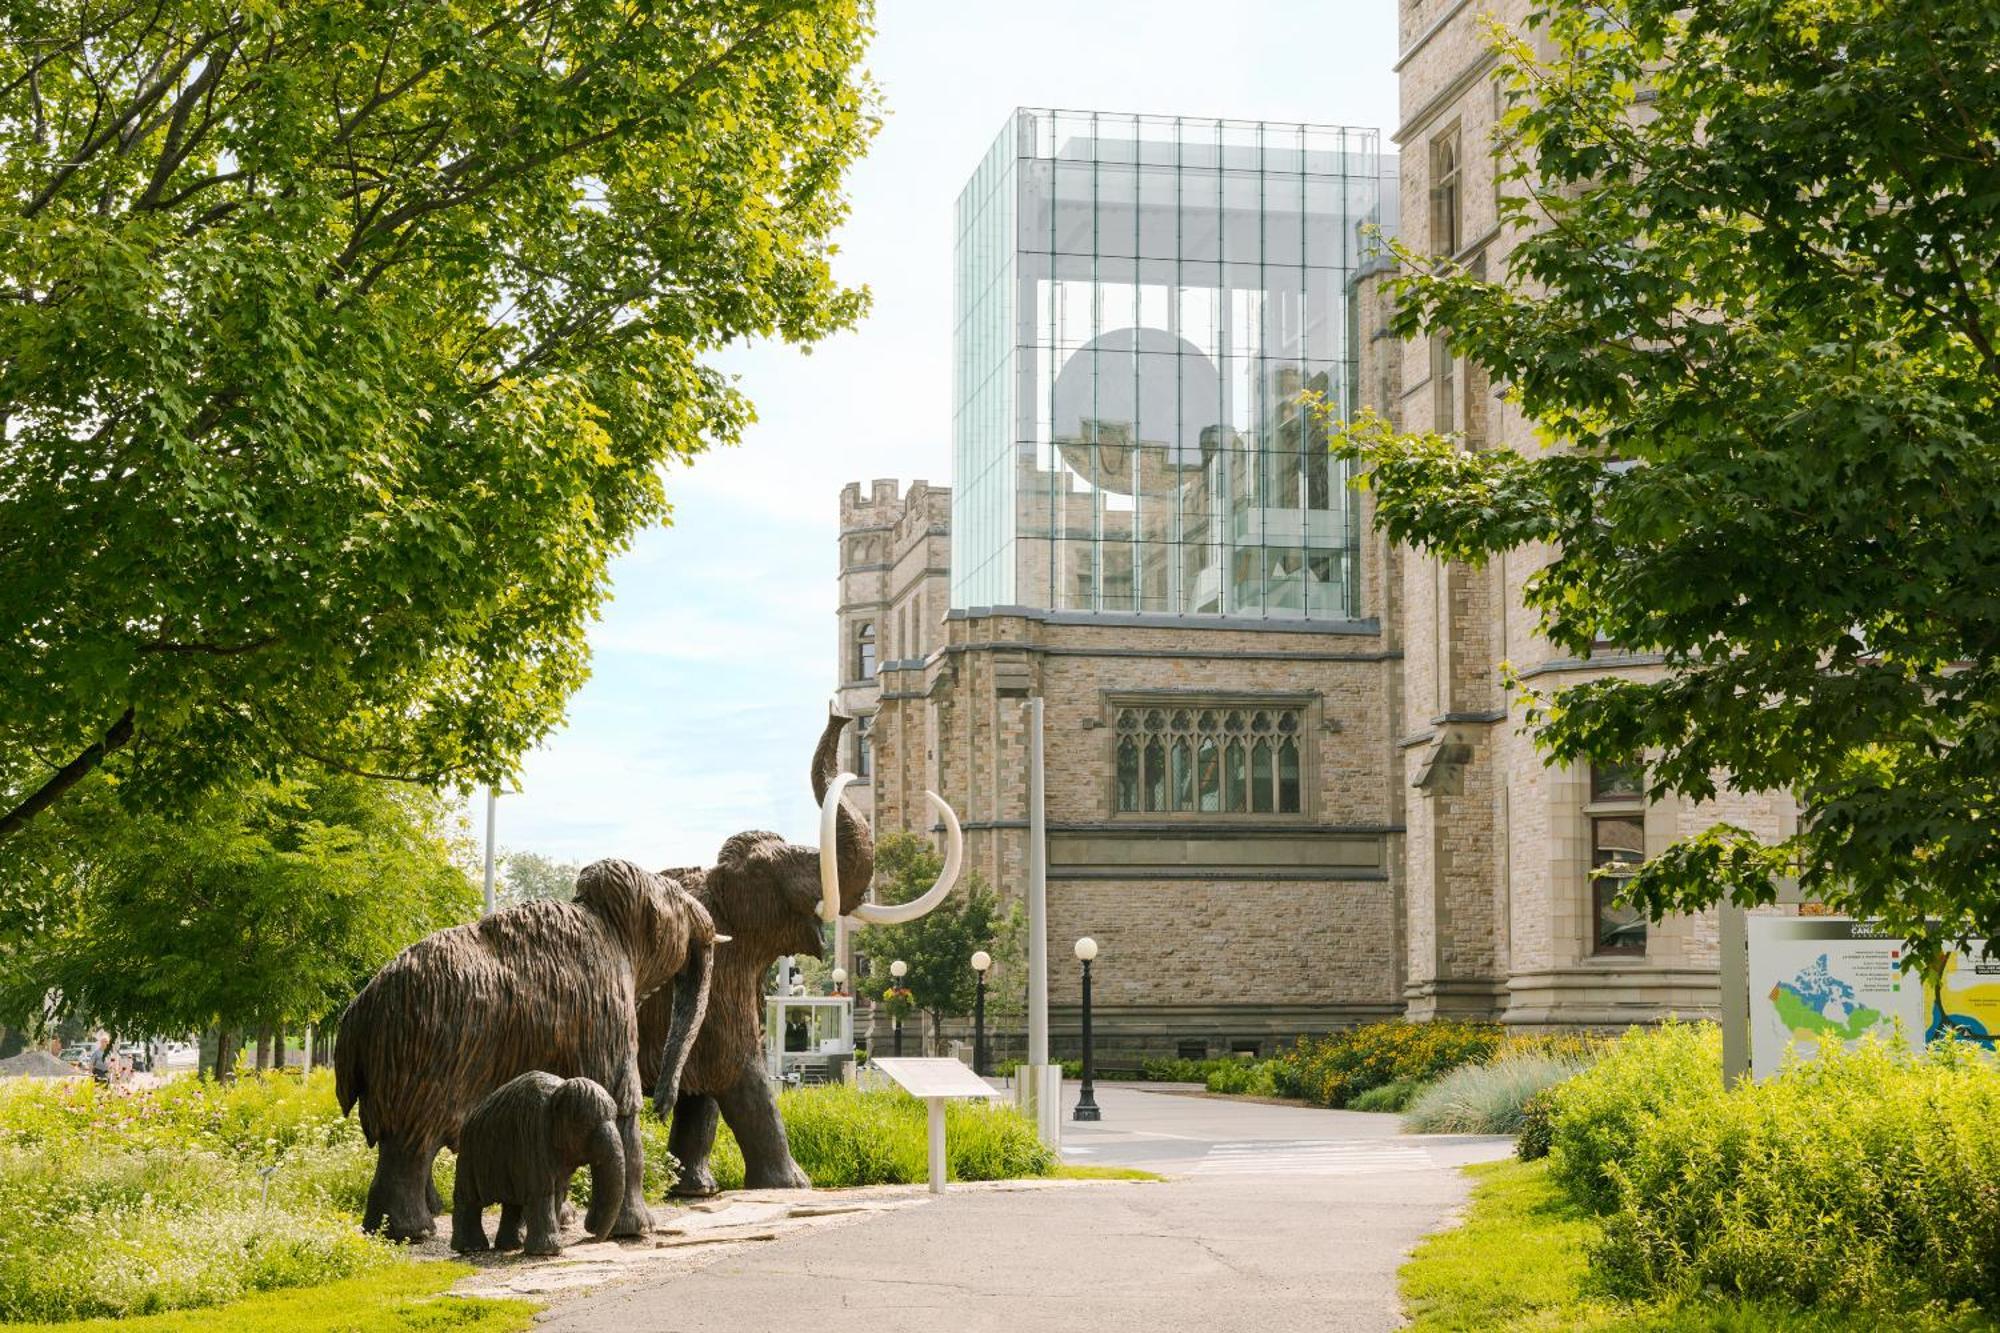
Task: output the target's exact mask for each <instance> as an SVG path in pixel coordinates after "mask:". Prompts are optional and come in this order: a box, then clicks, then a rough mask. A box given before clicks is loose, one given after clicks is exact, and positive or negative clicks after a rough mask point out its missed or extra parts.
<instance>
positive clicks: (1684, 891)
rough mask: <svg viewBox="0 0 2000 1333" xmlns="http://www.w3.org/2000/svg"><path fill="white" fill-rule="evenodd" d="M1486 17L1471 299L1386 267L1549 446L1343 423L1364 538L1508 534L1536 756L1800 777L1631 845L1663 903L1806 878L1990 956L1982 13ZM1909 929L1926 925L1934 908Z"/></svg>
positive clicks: (1999, 112) (1999, 701)
mask: <svg viewBox="0 0 2000 1333" xmlns="http://www.w3.org/2000/svg"><path fill="white" fill-rule="evenodd" d="M1533 26H1534V27H1537V28H1539V30H1540V31H1539V32H1534V33H1527V34H1523V33H1517V32H1506V31H1499V32H1496V41H1497V42H1498V44H1499V47H1500V55H1501V77H1502V79H1503V81H1504V88H1505V91H1506V94H1507V96H1508V98H1509V109H1508V110H1507V111H1506V113H1505V115H1504V118H1503V121H1502V125H1501V131H1500V136H1501V137H1500V142H1499V143H1498V144H1497V145H1496V149H1497V151H1499V152H1501V153H1502V154H1503V155H1504V161H1505V162H1506V163H1507V164H1508V165H1507V169H1506V171H1505V173H1504V179H1505V194H1506V198H1505V199H1504V200H1503V202H1502V205H1501V208H1502V211H1503V217H1504V221H1505V222H1506V223H1507V224H1508V225H1509V226H1511V227H1514V228H1518V229H1522V231H1525V233H1526V234H1525V236H1524V238H1523V239H1522V241H1521V243H1520V244H1519V246H1518V248H1516V249H1514V250H1513V251H1512V254H1511V257H1510V259H1509V260H1508V264H1507V267H1506V270H1505V271H1504V272H1501V273H1496V274H1494V275H1492V279H1491V280H1481V278H1480V277H1479V276H1476V275H1473V274H1469V273H1466V272H1463V271H1460V270H1458V269H1457V268H1455V267H1453V266H1451V265H1450V264H1448V263H1447V264H1438V263H1436V261H1432V260H1429V259H1424V258H1419V257H1417V256H1414V255H1411V254H1408V253H1407V252H1405V253H1403V254H1402V255H1401V262H1402V264H1403V266H1404V268H1403V280H1402V294H1403V296H1404V298H1405V299H1404V304H1403V307H1402V310H1401V313H1400V316H1399V318H1398V319H1397V321H1396V331H1397V332H1399V333H1401V334H1403V335H1404V336H1410V335H1414V334H1417V333H1419V332H1427V331H1431V330H1440V331H1448V336H1449V339H1450V342H1451V344H1452V346H1453V347H1454V348H1455V349H1456V350H1457V351H1459V352H1460V353H1462V354H1464V355H1465V356H1467V357H1468V358H1470V359H1471V360H1472V361H1474V362H1476V363H1478V364H1480V365H1481V366H1483V367H1485V368H1486V369H1487V370H1488V371H1490V372H1491V374H1492V376H1493V378H1494V382H1495V383H1496V384H1504V385H1506V386H1507V392H1508V393H1509V395H1510V396H1511V399H1512V401H1513V402H1514V403H1515V404H1516V405H1517V406H1518V408H1519V409H1520V410H1521V411H1522V412H1523V413H1524V414H1525V415H1526V416H1527V418H1528V419H1530V420H1532V421H1534V422H1536V423H1537V424H1538V425H1539V427H1540V429H1541V432H1542V434H1543V437H1544V443H1545V445H1546V447H1545V448H1541V449H1537V450H1536V451H1533V452H1531V453H1525V454H1524V453H1516V452H1511V451H1507V450H1491V451H1483V452H1468V451H1465V450H1464V449H1462V448H1461V447H1460V445H1459V444H1458V442H1456V441H1455V440H1452V439H1446V438H1440V437H1438V436H1434V435H1432V436H1416V437H1398V436H1396V435H1394V434H1393V433H1392V432H1390V431H1388V430H1387V429H1386V428H1385V427H1384V425H1383V423H1381V422H1380V421H1379V420H1377V421H1370V422H1365V423H1363V424H1362V425H1360V426H1359V427H1358V428H1357V429H1355V430H1354V431H1352V432H1351V433H1350V434H1349V436H1348V437H1347V439H1346V441H1345V444H1344V446H1343V447H1344V448H1345V449H1346V450H1347V451H1348V452H1350V453H1351V454H1352V455H1354V456H1356V457H1358V458H1359V459H1361V460H1362V461H1364V462H1365V463H1366V464H1367V465H1368V467H1369V468H1370V469H1371V472H1370V473H1369V478H1368V480H1369V484H1370V485H1371V486H1372V487H1373V488H1374V490H1375V493H1376V497H1377V505H1378V514H1379V518H1380V521H1381V523H1382V524H1383V525H1384V526H1385V527H1386V529H1387V531H1388V532H1389V533H1390V534H1391V535H1392V536H1394V537H1396V538H1398V539H1400V540H1403V541H1406V542H1411V543H1414V544H1416V545H1418V546H1420V547H1423V548H1425V549H1426V550H1428V551H1430V552H1432V553H1434V554H1435V555H1438V556H1440V557H1444V558H1447V559H1453V560H1466V561H1474V562H1477V561H1482V560H1484V559H1486V558H1487V557H1490V556H1492V555H1494V554H1495V553H1497V552H1502V551H1507V550H1512V549H1515V548H1520V547H1528V548H1529V549H1531V550H1532V551H1535V552H1537V553H1540V554H1543V555H1546V556H1547V559H1548V563H1547V564H1546V565H1544V566H1543V567H1541V568H1540V569H1539V572H1537V573H1536V574H1535V575H1534V576H1533V578H1532V579H1530V581H1529V582H1528V585H1527V589H1526V599H1527V602H1528V605H1529V606H1530V607H1532V608H1533V609H1534V610H1535V611H1536V612H1538V613H1539V616H1540V623H1541V627H1542V630H1543V632H1544V633H1545V634H1546V635H1547V636H1548V638H1549V639H1550V640H1551V641H1552V643H1553V644H1554V647H1555V649H1556V651H1557V652H1558V653H1559V654H1566V655H1570V656H1573V657H1576V658H1583V659H1587V658H1590V657H1591V656H1593V655H1595V654H1598V653H1600V652H1602V651H1603V645H1604V644H1605V643H1607V642H1609V643H1614V644H1616V645H1618V648H1617V651H1619V652H1621V653H1642V654H1657V655H1658V657H1659V659H1660V661H1661V664H1662V665H1661V670H1660V671H1659V673H1658V676H1657V678H1656V679H1635V678H1633V677H1632V676H1630V675H1621V676H1619V677H1616V678H1609V679H1598V680H1589V681H1585V682H1583V683H1580V684H1576V685H1573V686H1567V687H1554V688H1547V689H1540V688H1538V689H1525V688H1524V689H1523V690H1522V694H1523V696H1524V698H1525V701H1526V704H1527V710H1526V715H1527V718H1528V721H1529V723H1530V725H1531V727H1532V729H1533V733H1534V735H1535V737H1536V739H1537V741H1538V742H1539V744H1540V745H1541V747H1542V748H1543V750H1544V751H1545V752H1546V753H1547V754H1548V756H1549V757H1551V758H1552V759H1554V760H1557V761H1563V762H1569V761H1575V760H1579V759H1586V758H1588V759H1595V760H1600V761H1605V760H1621V759H1626V758H1629V757H1632V756H1642V757H1643V758H1644V760H1645V762H1646V764H1647V774H1648V779H1649V783H1650V791H1651V794H1652V795H1654V796H1655V797H1658V796H1661V795H1663V794H1665V793H1668V792H1677V793H1681V794H1682V795H1684V796H1686V797H1689V798H1693V799H1696V800H1702V799H1706V798H1709V797H1711V796H1713V795H1715V794H1716V793H1717V791H1718V788H1719V787H1720V788H1726V789H1728V790H1732V791H1737V792H1768V791H1775V790H1789V791H1791V792H1794V793H1796V794H1797V796H1798V798H1799V800H1800V802H1801V803H1802V808H1803V820H1802V827H1801V829H1800V831H1799V832H1798V834H1797V836H1795V837H1791V838H1788V839H1786V840H1785V841H1783V842H1781V843H1779V844H1777V845H1766V844H1764V843H1761V842H1760V841H1759V840H1758V839H1756V838H1755V837H1753V836H1752V835H1751V834H1750V833H1749V832H1748V831H1746V830H1745V829H1743V828H1741V827H1736V826H1732V825H1729V824H1726V823H1721V824H1717V825H1715V826H1713V827H1710V828H1707V829H1705V830H1700V831H1696V832H1694V833H1692V834H1691V835H1690V836H1688V837H1685V838H1683V839H1682V840H1681V841H1680V842H1679V843H1677V844H1676V845H1675V846H1674V847H1672V848H1671V849H1670V850H1668V851H1667V852H1665V853H1664V854H1663V855H1660V856H1658V857H1656V858H1654V859H1653V860H1652V861H1650V862H1649V863H1647V865H1646V866H1645V868H1644V869H1643V870H1642V871H1641V872H1640V873H1639V875H1638V876H1637V879H1636V880H1635V882H1634V884H1633V889H1632V897H1633V898H1634V899H1635V900H1636V901H1637V902H1639V903H1640V904H1642V905H1643V906H1644V907H1646V908H1647V909H1649V910H1650V911H1651V912H1652V913H1654V914H1655V915H1656V917H1657V915H1658V914H1660V913H1664V912H1668V911H1675V910H1692V909H1697V908H1701V907H1704V906H1706V905H1709V904H1711V903H1713V902H1715V901H1716V900H1717V899H1718V897H1720V896H1722V895H1724V894H1730V895H1733V896H1734V897H1735V898H1736V900H1737V901H1740V902H1744V903H1753V902H1765V901H1769V900H1770V899H1771V897H1772V895H1773V892H1774V882H1775V881H1776V880H1777V879H1779V878H1780V877H1784V876H1789V875H1793V874H1796V875H1797V876H1798V877H1799V879H1800V880H1801V882H1802V884H1803V886H1804V887H1805V888H1806V889H1807V890H1809V891H1810V892H1812V893H1814V894H1817V895H1821V896H1823V897H1824V898H1825V899H1826V900H1827V901H1829V902H1832V903H1835V904H1837V905H1838V906H1840V907H1842V908H1845V909H1847V910H1850V911H1852V912H1855V913H1857V914H1860V915H1863V916H1869V917H1879V918H1883V919H1885V920H1887V921H1889V922H1890V923H1892V924H1893V925H1894V926H1895V927H1896V928H1897V929H1899V930H1903V931H1906V932H1909V933H1910V934H1912V935H1914V936H1924V937H1928V939H1929V942H1930V943H1931V944H1935V943H1937V942H1938V941H1939V940H1941V939H1943V938H1945V937H1949V936H1959V935H1963V934H1967V933H1970V934H1973V935H1984V936H1988V937H2000V806H1996V796H2000V776H1996V773H2000V769H1996V765H1995V756H1996V754H2000V660H1996V655H1995V650H1996V646H2000V356H1996V350H1995V349H1996V346H2000V265H1996V263H1995V257H1996V256H2000V58H1996V56H2000V9H1996V8H1995V7H1994V6H1992V5H1969V6H1968V5H1948V4H1943V3H1936V2H1934V0H1910V2H1909V3H1904V4H1898V5H1884V4H1879V3H1874V0H1782V2H1780V0H1697V2H1696V3H1692V4H1690V3H1687V0H1612V3H1608V4H1602V5H1589V6H1583V5H1575V6H1569V5H1551V6H1548V7H1547V8H1546V9H1545V10H1544V11H1543V12H1541V13H1539V14H1538V15H1537V16H1536V18H1535V19H1534V21H1533ZM1927 923H1931V924H1927Z"/></svg>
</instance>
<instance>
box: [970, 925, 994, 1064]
mask: <svg viewBox="0 0 2000 1333" xmlns="http://www.w3.org/2000/svg"><path fill="white" fill-rule="evenodd" d="M991 966H993V955H992V954H989V953H987V952H986V950H984V949H981V950H980V951H979V952H977V953H975V954H973V955H972V973H973V975H974V976H975V977H977V978H978V983H979V984H978V989H976V990H975V991H973V993H972V1072H973V1073H975V1074H977V1075H979V1076H980V1077H981V1078H984V1077H985V1076H986V969H987V968H989V967H991Z"/></svg>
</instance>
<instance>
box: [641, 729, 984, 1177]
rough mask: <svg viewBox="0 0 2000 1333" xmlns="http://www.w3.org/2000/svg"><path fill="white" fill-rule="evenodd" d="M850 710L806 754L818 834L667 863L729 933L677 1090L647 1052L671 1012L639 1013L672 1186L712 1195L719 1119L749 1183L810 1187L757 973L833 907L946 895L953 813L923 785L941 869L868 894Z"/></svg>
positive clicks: (819, 945)
mask: <svg viewBox="0 0 2000 1333" xmlns="http://www.w3.org/2000/svg"><path fill="white" fill-rule="evenodd" d="M852 720H853V719H852V718H849V717H845V716H842V715H841V714H839V713H835V714H833V715H832V716H830V717H829V718H828V719H827V723H826V729H825V730H824V731H823V732H822V733H821V734H820V739H819V746H818V748H817V749H816V750H815V751H814V753H813V763H812V788H813V799H815V800H816V801H818V802H819V803H820V843H819V846H817V847H805V846H800V845H799V844H796V843H788V842H785V841H784V840H783V839H781V838H780V837H778V835H777V834H775V833H739V834H737V835H736V836H735V837H733V838H731V839H729V841H727V842H725V843H724V844H723V845H722V854H721V856H720V858H719V859H718V860H717V862H716V864H715V865H713V866H710V867H708V868H707V869H702V868H700V867H692V868H687V869H681V870H669V871H667V872H666V873H667V875H669V876H670V877H672V878H673V879H675V880H677V881H679V882H680V883H681V884H683V885H684V886H686V888H687V890H688V891H689V892H690V893H692V894H693V895H694V896H695V897H696V898H698V899H700V900H701V903H702V905H703V906H704V907H706V908H707V909H708V912H709V915H710V916H711V917H713V918H714V920H715V928H716V929H717V930H720V931H724V932H726V933H727V934H728V935H729V936H730V939H731V941H732V942H731V944H730V946H729V948H728V949H726V950H724V951H723V952H722V954H721V955H720V956H719V957H717V959H716V962H715V980H714V985H713V988H712V989H711V991H710V994H709V1003H708V1011H707V1015H706V1017H705V1018H704V1019H703V1020H702V1023H701V1029H700V1032H699V1033H698V1034H697V1035H696V1037H695V1039H694V1049H693V1051H692V1053H691V1054H690V1055H689V1056H688V1061H687V1068H686V1071H685V1073H684V1074H683V1075H682V1078H681V1080H680V1084H679V1088H678V1095H676V1087H675V1084H674V1082H673V1080H672V1079H670V1078H662V1077H661V1076H660V1073H661V1071H662V1070H664V1069H665V1068H666V1066H665V1065H664V1063H663V1062H661V1061H660V1060H658V1059H656V1057H655V1055H654V1052H655V1051H656V1050H658V1049H660V1048H661V1047H662V1046H664V1045H665V1044H666V1043H665V1038H666V1035H667V1032H668V1029H669V1027H670V1026H671V1024H672V1020H673V1019H674V1017H675V1015H674V1014H673V1012H672V1010H671V1009H670V1008H669V1006H668V1005H667V1004H666V1002H665V999H664V997H660V996H655V997H654V998H653V999H651V1000H649V1001H647V1002H646V1003H645V1004H644V1005H642V1006H641V1007H640V1010H639V1052H640V1056H639V1058H640V1074H641V1077H642V1078H643V1079H644V1081H645V1085H646V1088H647V1090H648V1091H649V1092H651V1093H652V1095H653V1104H654V1106H655V1107H656V1108H657V1109H658V1111H659V1113H660V1115H661V1116H662V1117H665V1116H666V1115H667V1114H668V1113H669V1112H671V1113H672V1115H673V1128H672V1129H671V1131H670V1132H669V1134H668V1138H667V1147H668V1150H669V1151H671V1152H672V1153H673V1155H674V1158H675V1160H676V1161H678V1162H679V1163H680V1178H679V1180H678V1181H677V1182H676V1183H675V1185H674V1189H673V1192H674V1194H676V1195H678V1196H681V1197H698V1196H702V1195H707V1194H713V1193H715V1176H714V1174H713V1173H712V1172H711V1171H710V1169H709V1163H708V1157H709V1151H710V1149H711V1148H712V1147H713V1146H714V1143H715V1132H716V1121H717V1118H718V1117H720V1119H722V1120H725V1121H727V1122H728V1123H729V1129H730V1132H731V1133H732V1134H734V1135H735V1136H736V1142H737V1145H738V1146H739V1147H740V1148H741V1149H742V1150H743V1184H744V1186H745V1187H746V1188H748V1189H802V1188H805V1187H807V1186H809V1185H811V1184H812V1182H811V1181H810V1180H808V1179H807V1178H806V1173H805V1172H804V1171H801V1170H800V1169H799V1166H798V1163H797V1162H795V1161H793V1160H792V1151H791V1144H790V1142H789V1141H788V1140H787V1139H786V1137H785V1122H784V1120H783V1119H782V1118H781V1117H780V1115H779V1114H778V1099H777V1092H776V1089H775V1088H774V1087H773V1086H772V1084H771V1080H770V1078H769V1076H768V1075H767V1074H766V1073H765V1070H764V974H765V973H766V972H767V971H768V970H769V969H770V967H771V964H772V963H774V962H776V961H777V960H778V959H779V958H780V957H781V956H783V955H785V954H807V955H810V956H812V957H815V958H817V957H820V956H822V955H823V953H824V949H825V945H824V942H823V938H822V935H821V932H820V927H821V925H822V924H823V923H825V922H828V921H832V920H833V919H835V918H836V917H838V916H848V917H852V918H854V919H855V920H857V921H860V922H862V923H863V924H880V925H894V924H899V923H901V922H904V921H914V920H915V919H916V918H918V917H920V916H922V915H923V914H924V913H926V912H928V911H930V910H931V909H932V908H934V907H936V906H937V905H938V904H939V903H941V902H943V901H944V898H945V895H946V894H948V893H950V892H951V886H952V883H953V881H954V880H956V879H957V877H958V868H959V861H960V859H961V857H962V855H963V850H962V837H961V835H960V833H959V828H958V818H957V816H955V815H954V814H953V813H952V811H951V807H950V806H948V805H946V804H945V803H944V802H943V801H942V800H940V799H939V798H938V796H937V795H936V793H926V795H928V796H929V797H930V801H931V807H932V809H933V810H934V811H936V813H937V815H938V817H939V818H940V819H941V820H942V821H943V822H944V826H945V865H944V872H943V873H942V874H941V875H940V876H939V877H938V881H937V883H936V884H935V885H933V886H932V888H931V889H930V891H929V892H928V893H925V894H924V895H923V896H922V897H920V898H918V899H916V900H915V901H913V902H909V903H902V904H897V905H894V906H888V905H878V904H874V903H869V902H867V901H865V899H866V896H867V893H868V883H869V880H871V879H872V878H873V877H874V874H875V839H874V835H873V834H872V833H871V832H870V831H869V828H868V823H867V821H866V820H864V819H863V818H862V817H861V815H860V813H859V812H858V811H856V810H855V808H854V806H853V804H852V803H851V802H850V801H848V799H847V798H846V796H845V794H844V793H845V790H846V787H847V784H848V783H850V782H853V781H855V777H854V775H853V774H852V773H839V772H837V769H838V767H839V765H838V762H837V761H838V757H839V753H840V733H841V729H842V728H843V727H845V726H846V725H847V723H849V722H850V721H852Z"/></svg>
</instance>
